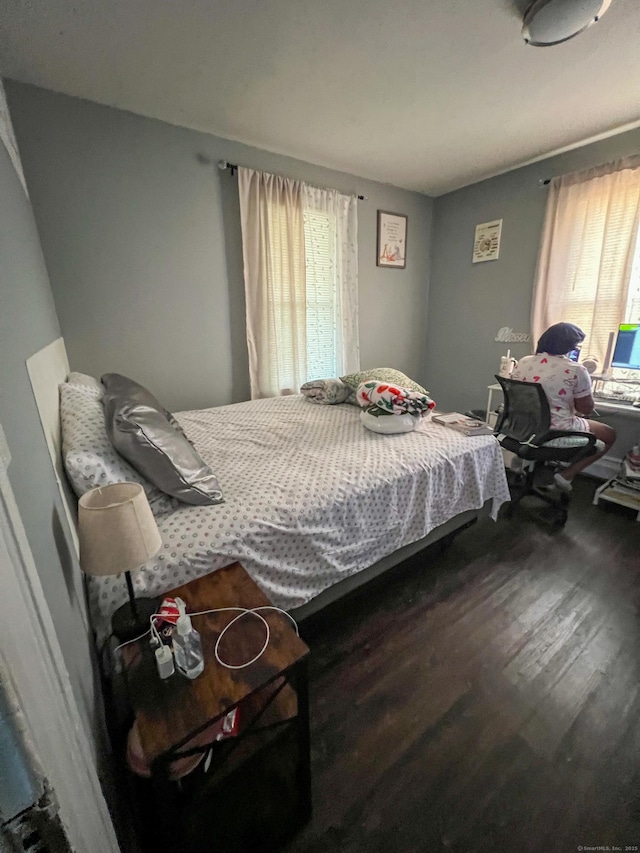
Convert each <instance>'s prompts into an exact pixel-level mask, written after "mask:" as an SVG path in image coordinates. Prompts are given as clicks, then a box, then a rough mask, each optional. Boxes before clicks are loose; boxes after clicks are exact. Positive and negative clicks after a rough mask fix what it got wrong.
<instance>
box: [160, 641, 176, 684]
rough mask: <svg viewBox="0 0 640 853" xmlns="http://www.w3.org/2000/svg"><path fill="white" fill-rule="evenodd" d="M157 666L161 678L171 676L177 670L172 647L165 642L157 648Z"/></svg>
mask: <svg viewBox="0 0 640 853" xmlns="http://www.w3.org/2000/svg"><path fill="white" fill-rule="evenodd" d="M156 666H157V667H158V675H159V676H160V678H169V676H170V675H173V673H174V672H175V667H174V665H173V655H172V654H171V649H170V648H169V646H165V645H164V643H163V644H162V645H161V646H160V647H159V648H157V649H156Z"/></svg>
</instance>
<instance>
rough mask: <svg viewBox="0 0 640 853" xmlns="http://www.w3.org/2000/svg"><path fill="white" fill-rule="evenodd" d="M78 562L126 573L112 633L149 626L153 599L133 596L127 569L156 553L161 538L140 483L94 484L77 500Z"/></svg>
mask: <svg viewBox="0 0 640 853" xmlns="http://www.w3.org/2000/svg"><path fill="white" fill-rule="evenodd" d="M78 527H79V538H80V566H81V568H82V571H83V572H85V573H86V574H88V575H94V576H98V577H103V576H105V575H119V574H121V573H123V572H124V575H125V578H126V581H127V589H128V590H129V601H128V602H127V603H126V604H123V605H122V607H120V608H118V610H116V612H115V613H114V614H113V617H112V619H111V628H112V631H113V633H114V635H115V636H116V637H117V638H118V640H120V642H125V641H126V640H131V639H133V637H137V636H139V635H140V634H144V632H145V631H148V630H149V618H150V617H151V616H152V615H153V614H154V613H155V612H156V610H157V608H158V602H157V600H156V599H154V598H136V597H135V593H134V591H133V584H132V582H131V572H132V571H133V570H134V569H138V568H140V566H142V565H144V563H146V562H147V560H150V559H151V558H152V557H154V556H155V555H156V554H157V553H158V551H159V550H160V547H161V546H162V538H161V536H160V531H159V530H158V526H157V524H156V521H155V518H154V517H153V513H152V512H151V507H150V506H149V502H148V501H147V496H146V495H145V493H144V489H143V488H142V486H141V485H140V484H139V483H112V484H111V485H108V486H104V487H99V488H97V489H92V490H91V491H89V492H86V494H84V495H83V496H82V497H81V498H80V500H79V502H78Z"/></svg>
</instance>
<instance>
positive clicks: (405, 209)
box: [6, 81, 433, 410]
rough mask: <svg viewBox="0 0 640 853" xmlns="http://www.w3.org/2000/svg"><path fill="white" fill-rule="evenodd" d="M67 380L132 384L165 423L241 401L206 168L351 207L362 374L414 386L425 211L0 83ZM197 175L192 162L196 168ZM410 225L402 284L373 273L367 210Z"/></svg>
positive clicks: (239, 317) (218, 197)
mask: <svg viewBox="0 0 640 853" xmlns="http://www.w3.org/2000/svg"><path fill="white" fill-rule="evenodd" d="M6 89H7V96H8V100H9V105H10V109H11V115H12V119H13V123H14V126H15V130H16V135H17V138H18V143H19V146H20V150H21V154H22V160H23V164H24V169H25V173H26V177H27V181H28V184H29V189H30V193H31V196H32V201H33V207H34V212H35V216H36V220H37V223H38V230H39V232H40V238H41V242H42V247H43V251H44V255H45V258H46V261H47V267H48V270H49V276H50V279H51V287H52V290H53V294H54V298H55V304H56V308H57V311H58V316H59V318H60V325H61V327H62V331H63V334H64V337H65V341H66V344H67V350H68V353H69V359H70V362H71V366H72V368H74V369H76V370H83V371H86V372H87V373H91V374H93V375H95V376H99V375H100V374H101V373H104V372H106V371H119V372H122V373H126V374H129V375H131V376H133V377H134V378H136V379H138V380H139V381H140V382H142V383H143V384H145V385H148V386H149V387H150V389H151V390H152V391H153V392H154V393H155V394H156V395H157V396H158V397H159V398H160V399H161V400H162V402H163V403H164V404H165V405H166V406H167V407H168V408H170V409H174V410H178V409H186V408H196V407H204V406H213V405H219V404H223V403H228V402H235V401H238V400H243V399H248V398H249V379H248V366H247V350H246V342H245V322H244V283H243V276H242V248H241V236H240V223H239V207H238V198H237V177H231V175H230V174H229V173H228V172H220V171H219V170H218V169H217V168H216V165H215V164H216V163H217V161H218V160H220V159H225V160H228V161H230V162H234V163H240V164H242V165H246V166H249V167H251V168H256V169H263V170H266V171H271V172H275V173H280V174H284V175H288V176H291V177H294V178H299V179H302V180H305V181H307V182H309V183H312V184H316V185H319V186H332V187H336V188H338V189H341V190H343V191H345V192H357V193H362V194H364V195H366V196H368V201H363V202H359V203H358V217H359V223H358V226H359V280H360V343H361V364H362V366H363V367H374V366H378V365H385V366H386V365H388V366H393V367H397V368H399V369H402V370H404V371H405V372H406V373H408V374H409V375H410V376H413V377H414V378H416V379H418V380H422V381H426V379H427V377H426V376H424V375H422V373H421V371H420V366H421V364H422V363H423V362H424V340H425V332H426V329H425V319H426V315H427V293H428V275H429V265H430V240H431V228H432V210H433V200H432V199H430V198H427V197H426V196H422V195H420V194H417V193H410V192H406V191H404V190H400V189H395V188H393V187H389V186H386V185H383V184H377V183H373V182H371V181H364V180H361V179H358V178H355V177H353V176H349V175H346V174H343V173H339V172H333V171H329V170H327V169H323V168H321V167H318V166H313V165H310V164H308V163H303V162H301V161H299V160H292V159H290V158H286V157H281V156H278V155H275V154H270V153H268V152H266V151H261V150H258V149H255V148H251V147H248V146H246V145H242V144H240V143H237V142H229V141H226V140H223V139H219V138H217V137H214V136H211V135H209V134H205V133H199V132H196V131H193V130H188V129H185V128H180V127H175V126H173V125H168V124H165V123H163V122H159V121H155V120H152V119H146V118H142V117H140V116H136V115H133V114H131V113H126V112H122V111H119V110H115V109H110V108H108V107H104V106H99V105H97V104H94V103H90V102H87V101H82V100H79V99H74V98H70V97H66V96H64V95H57V94H53V93H51V92H48V91H45V90H42V89H38V88H35V87H31V86H25V85H22V84H18V83H12V82H10V81H7V83H6ZM203 161H206V162H203ZM377 209H383V210H391V211H396V212H400V213H405V214H408V216H409V225H408V241H407V245H408V253H407V269H406V270H389V269H379V268H377V267H376V265H375V237H376V210H377Z"/></svg>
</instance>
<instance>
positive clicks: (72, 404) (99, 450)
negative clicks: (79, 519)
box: [60, 382, 179, 516]
mask: <svg viewBox="0 0 640 853" xmlns="http://www.w3.org/2000/svg"><path fill="white" fill-rule="evenodd" d="M100 387H101V388H102V386H100ZM60 422H61V426H62V457H63V461H64V466H65V469H66V472H67V475H68V477H69V480H70V482H71V485H72V486H73V490H74V491H75V493H76V495H77V496H78V497H81V496H82V495H83V494H84V493H85V492H88V491H89V490H90V489H95V488H96V486H107V485H109V484H110V483H124V482H129V483H140V484H141V485H142V487H143V488H144V490H145V492H146V495H147V499H148V501H149V504H150V506H151V510H152V512H153V514H154V515H155V516H158V515H163V514H164V513H166V512H170V511H171V510H172V509H174V508H175V507H177V506H178V505H179V504H178V502H177V501H174V500H173V499H172V498H171V497H169V495H165V494H164V492H161V491H160V489H158V488H156V487H155V486H153V485H152V484H151V483H149V482H148V481H147V480H145V479H144V477H142V476H141V475H140V474H138V472H137V471H136V470H135V468H132V466H131V465H129V463H128V462H127V461H126V460H125V459H123V458H122V457H121V456H120V454H119V453H118V452H117V451H116V450H115V448H114V447H113V445H112V444H111V441H110V440H109V436H108V435H107V429H106V427H105V423H104V408H103V406H102V400H101V399H97V398H96V396H95V389H93V388H89V387H87V386H86V385H84V384H79V385H73V384H69V383H68V382H64V383H63V384H62V385H60Z"/></svg>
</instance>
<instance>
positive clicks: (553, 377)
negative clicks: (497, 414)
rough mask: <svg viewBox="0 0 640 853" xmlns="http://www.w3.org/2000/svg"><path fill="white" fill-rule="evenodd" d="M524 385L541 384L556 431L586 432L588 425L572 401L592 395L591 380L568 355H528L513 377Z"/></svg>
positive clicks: (552, 424)
mask: <svg viewBox="0 0 640 853" xmlns="http://www.w3.org/2000/svg"><path fill="white" fill-rule="evenodd" d="M511 378H512V379H519V380H520V381H521V382H539V383H540V384H541V385H542V387H543V388H544V393H545V394H546V395H547V400H548V401H549V408H550V409H551V426H552V428H553V429H573V430H581V431H585V432H587V431H588V429H589V426H588V422H587V421H586V420H585V419H584V418H581V417H580V416H579V415H576V413H575V408H574V406H573V401H574V400H576V399H579V398H580V397H588V396H589V394H591V377H590V376H589V373H588V372H587V369H586V368H585V367H583V366H582V365H581V364H576V363H575V362H573V361H571V359H569V358H567V356H566V355H549V354H548V353H546V352H542V353H537V354H536V355H526V356H525V357H524V358H521V359H520V362H519V364H518V366H517V367H516V369H515V370H514V371H513V373H512V374H511Z"/></svg>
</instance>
